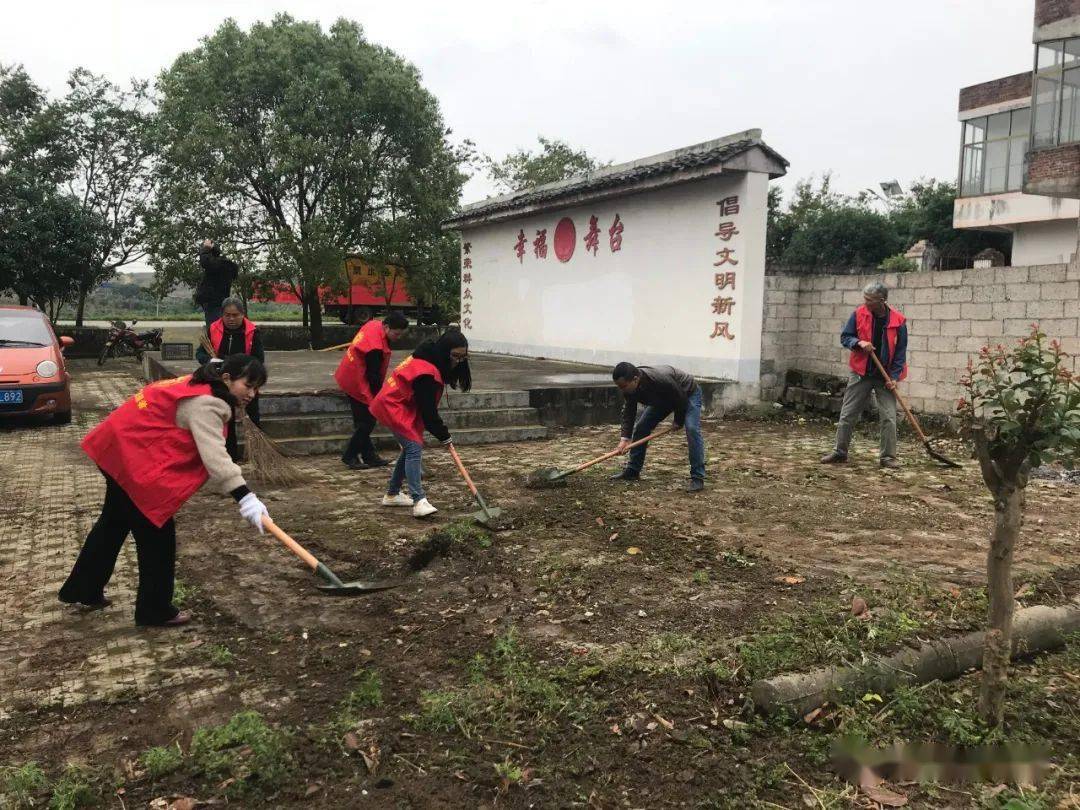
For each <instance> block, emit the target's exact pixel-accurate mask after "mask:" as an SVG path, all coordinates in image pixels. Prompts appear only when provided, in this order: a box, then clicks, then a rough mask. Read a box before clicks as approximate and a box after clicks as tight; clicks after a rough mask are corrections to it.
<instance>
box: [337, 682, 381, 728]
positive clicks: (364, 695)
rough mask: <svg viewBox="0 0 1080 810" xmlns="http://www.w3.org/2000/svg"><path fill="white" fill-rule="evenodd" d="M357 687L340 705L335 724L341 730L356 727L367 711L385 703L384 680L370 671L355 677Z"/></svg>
mask: <svg viewBox="0 0 1080 810" xmlns="http://www.w3.org/2000/svg"><path fill="white" fill-rule="evenodd" d="M353 680H354V681H355V684H356V685H355V686H354V687H353V688H352V689H351V690H350V691H349V693H348V694H347V695H345V697H344V698H343V699H342V701H341V703H340V704H338V709H337V714H336V715H335V716H334V720H333V724H334V726H335V727H336V728H337V729H339V730H345V729H349V728H353V727H354V726H356V724H357V723H359V722H360V720H362V719H363V714H364V710H365V709H370V708H373V707H375V706H381V705H382V702H383V695H382V678H380V677H379V673H377V672H375V671H374V670H370V669H361V670H357V672H356V673H355V674H354V675H353Z"/></svg>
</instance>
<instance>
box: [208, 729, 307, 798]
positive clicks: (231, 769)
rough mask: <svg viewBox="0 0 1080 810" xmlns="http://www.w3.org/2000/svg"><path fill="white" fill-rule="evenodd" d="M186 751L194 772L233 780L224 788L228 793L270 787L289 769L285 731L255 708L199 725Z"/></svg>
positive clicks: (211, 777) (283, 777) (231, 794)
mask: <svg viewBox="0 0 1080 810" xmlns="http://www.w3.org/2000/svg"><path fill="white" fill-rule="evenodd" d="M189 754H190V758H191V762H192V765H193V767H194V769H195V772H196V773H197V774H199V775H201V776H203V777H205V778H207V779H211V780H215V781H219V780H235V781H232V782H230V783H229V785H228V787H227V788H226V795H228V796H231V797H236V796H242V795H245V794H247V793H249V792H253V791H262V792H267V791H272V790H273V789H275V788H276V787H278V786H279V785H281V784H282V783H283V782H284V781H285V779H286V778H287V777H288V775H289V773H290V771H291V769H292V762H291V760H290V757H289V753H288V738H287V736H286V734H285V733H284V732H282V731H279V730H277V729H274V728H272V727H271V726H269V725H268V724H267V722H266V721H265V720H264V719H263V717H262V715H260V714H259V713H258V712H254V711H247V712H240V713H239V714H236V715H233V717H232V719H230V720H229V722H227V723H225V724H223V725H220V726H213V727H210V728H201V729H199V730H198V731H196V732H195V736H194V737H193V738H192V740H191V750H190V752H189Z"/></svg>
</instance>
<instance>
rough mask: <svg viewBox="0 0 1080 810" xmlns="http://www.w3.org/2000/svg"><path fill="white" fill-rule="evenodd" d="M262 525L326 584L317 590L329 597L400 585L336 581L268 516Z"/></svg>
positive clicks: (369, 591)
mask: <svg viewBox="0 0 1080 810" xmlns="http://www.w3.org/2000/svg"><path fill="white" fill-rule="evenodd" d="M262 524H263V528H264V529H266V530H267V531H268V532H270V534H272V535H274V537H276V538H277V539H278V540H280V541H281V542H282V543H284V544H285V547H286V548H287V549H289V551H291V552H292V553H293V554H295V555H296V556H297V557H299V558H300V559H301V560H303V561H304V563H305V564H306V565H307V566H308V567H309V568H310V569H311V570H312V572H313V573H314V574H315V576H317V577H319V579H321V580H323V581H324V582H325V583H326V584H325V585H319V590H320V591H322V592H323V593H325V594H329V595H331V596H359V595H361V594H365V593H372V592H374V591H385V590H387V589H389V588H396V587H397V586H398V585H399V584H400V583H397V582H388V581H385V580H384V581H382V582H378V581H374V582H370V581H363V580H358V581H356V582H342V581H341V580H340V579H338V577H337V574H335V573H334V572H333V571H331V570H330V569H329V568H327V567H326V566H325V565H323V564H322V563H321V562H319V561H318V560H317V559H315V555H314V554H312V553H311V552H310V551H308V550H307V549H306V548H304V547H303V546H302V545H300V544H299V543H297V542H296V541H295V540H293V539H292V538H291V537H289V535H287V534H286V533H285V532H284V531H283V530H282V529H281V528H280V527H279V526H278V525H277V524H276V523H274V521H272V520H271V519H270V516H269V515H263V519H262Z"/></svg>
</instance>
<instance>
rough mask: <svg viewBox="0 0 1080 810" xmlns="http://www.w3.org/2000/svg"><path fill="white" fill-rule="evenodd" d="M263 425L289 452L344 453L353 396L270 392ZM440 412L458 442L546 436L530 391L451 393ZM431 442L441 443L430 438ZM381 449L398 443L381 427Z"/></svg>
mask: <svg viewBox="0 0 1080 810" xmlns="http://www.w3.org/2000/svg"><path fill="white" fill-rule="evenodd" d="M259 405H260V411H261V414H262V420H261V421H262V429H263V431H264V432H265V433H266V434H267V435H268V436H269V437H270V438H272V439H273V440H274V442H275V443H276V444H277V445H278V446H279V447H280V448H281V450H282V451H283V452H285V453H287V454H288V455H298V456H305V455H320V454H330V453H335V454H337V453H341V451H342V450H343V449H344V447H345V444H346V442H348V440H349V437H350V436H351V435H352V431H353V426H352V414H351V412H350V410H349V403H348V400H347V399H346V398H345V396H344V395H343V394H341V393H340V392H336V391H333V392H332V391H325V392H312V393H282V394H266V395H264V396H262V397H260V399H259ZM440 413H441V415H442V418H443V421H444V422H446V425H447V427H449V428H450V430H451V432H452V433H453V435H454V441H455V442H456V443H457V444H461V445H466V444H488V443H497V442H519V441H527V440H530V439H545V438H547V435H548V430H547V428H546V427H544V426H543V425H542V424H540V416H539V413H538V411H537V410H536V408H533V407H530V406H529V392H528V391H471V392H469V393H467V394H463V393H456V392H453V391H451V392H450V395H449V397H447V396H445V395H444V397H443V401H442V403H441V406H440ZM426 439H427V441H428V443H429V444H437V442H435V440H434V439H432V438H431V437H430V436H428V437H426ZM372 440H373V441H374V442H375V445H376V447H379V448H380V449H385V450H392V449H394V448H396V447H397V443H396V442H395V441H394V439H393V437H392V436H391V435H390V433H389V432H388V431H387V430H386V429H385V428H382V427H381V426H380V427H377V428H376V429H375V432H374V433H373V434H372Z"/></svg>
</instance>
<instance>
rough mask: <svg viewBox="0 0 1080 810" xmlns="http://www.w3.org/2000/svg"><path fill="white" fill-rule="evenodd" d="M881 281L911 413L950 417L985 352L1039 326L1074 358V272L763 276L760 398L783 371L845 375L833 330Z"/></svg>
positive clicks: (773, 392)
mask: <svg viewBox="0 0 1080 810" xmlns="http://www.w3.org/2000/svg"><path fill="white" fill-rule="evenodd" d="M870 281H884V282H885V284H887V285H888V286H889V289H890V290H891V292H890V294H889V303H890V304H891V305H893V306H894V307H896V308H897V309H899V310H900V311H901V312H903V313H904V315H905V316H906V317H907V319H908V337H909V340H908V367H909V371H908V378H907V380H906V381H905V382H904V384H903V387H902V388H901V392H902V393H903V394H904V395H905V397H906V399H907V401H908V403H909V404H910V405H911V406H912V407H913V408H915V409H916V410H919V411H922V412H925V413H936V414H948V413H951V412H952V410H953V407H954V405H955V402H956V399H957V398H958V397H959V396H960V388H959V386H958V384H957V381H958V380H959V377H960V374H961V372H962V370H963V369H964V367H965V366H966V365H967V361H968V357H969V356H974V355H975V354H977V353H978V351H979V349H980V348H981V347H982V346H984V345H986V344H987V343H990V344H996V343H1008V342H1011V341H1014V340H1016V339H1017V338H1019V337H1022V336H1024V335H1026V334H1027V333H1028V331H1029V329H1030V325H1031V324H1032V323H1033V322H1038V323H1039V324H1040V326H1041V327H1042V329H1043V331H1044V332H1046V333H1047V334H1048V335H1049V336H1051V337H1055V338H1058V339H1059V340H1061V342H1062V345H1063V346H1064V348H1065V350H1066V351H1067V352H1069V353H1070V354H1072V355H1074V357H1073V363H1074V365H1075V364H1076V355H1080V331H1078V325H1080V266H1075V265H1064V264H1054V265H1040V266H1034V267H994V268H989V267H988V268H979V269H975V270H936V271H931V272H926V273H900V274H896V273H884V274H881V273H879V274H863V275H816V276H789V275H771V276H767V277H766V279H765V322H764V332H763V335H762V369H763V374H762V379H761V384H762V385H761V387H762V394H763V396H764V397H765V398H775V397H777V396H778V395H779V393H780V391H781V390H782V388H783V383H784V375H785V374H786V372H787V371H788V370H791V369H794V370H797V371H802V372H808V373H811V374H829V375H836V376H845V375H846V374H847V368H848V366H847V351H846V350H845V349H843V348H841V346H840V330H841V329H842V328H843V325H844V323H845V321H846V320H847V318H848V316H849V315H850V314H851V312H852V310H853V309H854V308H855V307H857V306H858V305H859V304H861V303H862V288H863V286H864V285H865V284H867V283H868V282H870Z"/></svg>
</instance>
